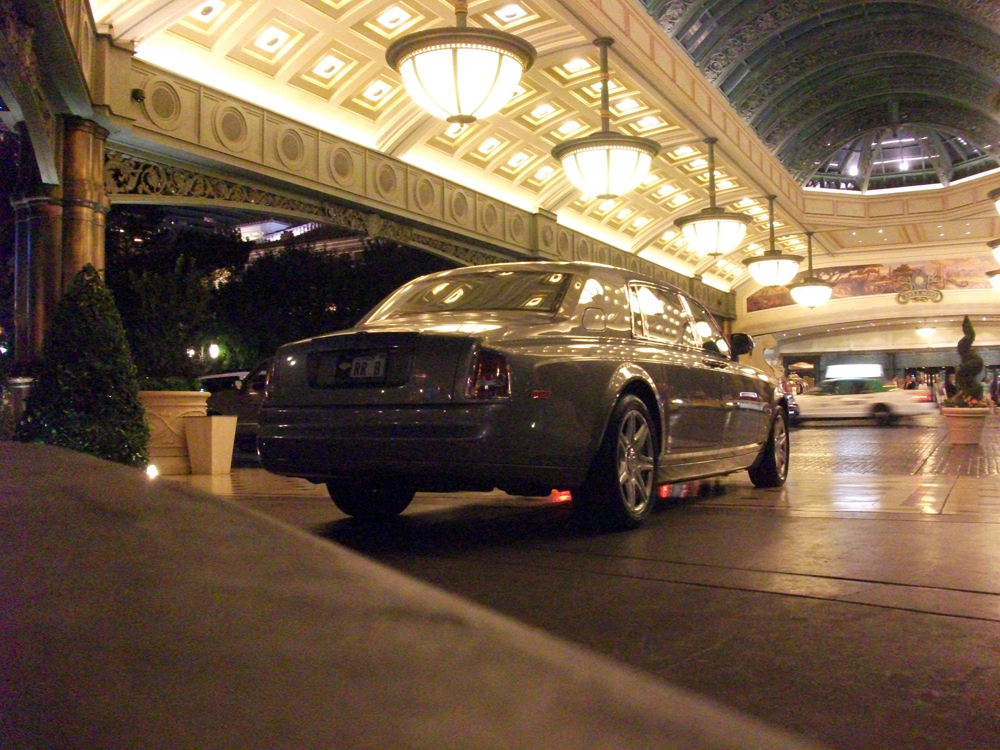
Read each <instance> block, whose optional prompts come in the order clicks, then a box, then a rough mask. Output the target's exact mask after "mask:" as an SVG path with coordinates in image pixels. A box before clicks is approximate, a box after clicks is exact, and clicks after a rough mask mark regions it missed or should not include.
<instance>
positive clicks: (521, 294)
mask: <svg viewBox="0 0 1000 750" xmlns="http://www.w3.org/2000/svg"><path fill="white" fill-rule="evenodd" d="M752 348H753V342H752V340H751V339H750V337H749V336H747V335H745V334H734V335H733V336H732V337H731V339H730V340H727V338H726V337H725V336H724V335H723V334H722V332H721V330H720V328H719V326H718V324H717V323H716V321H715V319H714V318H713V317H712V315H711V314H710V313H708V312H707V311H706V310H705V308H703V307H702V306H701V305H700V304H698V303H697V302H696V301H694V300H692V299H691V298H689V297H687V296H686V295H685V294H684V293H683V292H681V291H680V290H678V289H675V288H673V287H670V286H667V285H665V284H661V283H658V282H656V281H654V280H653V279H651V278H648V277H645V276H642V275H638V274H634V273H629V272H627V271H623V270H621V269H617V268H611V267H608V266H602V265H598V264H592V263H556V262H524V263H505V264H497V265H489V266H475V267H470V268H462V269H457V270H450V271H444V272H441V273H436V274H431V275H429V276H424V277H422V278H420V279H417V280H415V281H412V282H410V283H408V284H406V285H405V286H403V287H401V288H400V289H398V290H397V291H396V292H394V293H393V294H392V295H390V296H389V297H388V298H387V299H386V300H385V301H384V302H382V303H381V304H380V305H378V306H377V307H376V308H375V309H374V310H373V311H371V312H370V313H369V314H368V315H367V316H366V317H365V318H364V319H362V321H361V322H360V323H358V325H357V326H355V327H354V328H353V329H350V330H346V331H342V332H338V333H332V334H328V335H325V336H319V337H316V338H311V339H307V340H304V341H298V342H295V343H291V344H286V345H285V346H283V347H281V348H280V349H279V350H278V353H277V355H276V357H275V362H274V367H273V369H272V371H271V373H270V376H269V382H268V386H267V393H266V397H265V399H264V403H263V407H262V409H261V412H260V429H259V432H258V436H257V447H258V451H259V453H260V456H261V461H262V464H263V466H264V467H265V468H266V469H268V470H270V471H272V472H275V473H278V474H284V475H288V476H296V477H305V478H307V479H310V480H312V481H314V482H325V483H326V486H327V488H328V490H329V492H330V495H331V497H332V498H333V501H334V502H335V503H336V504H337V507H338V508H340V509H341V510H342V511H344V512H345V513H348V514H350V515H353V516H359V517H369V518H378V517H388V516H392V515H395V514H398V513H400V512H402V511H403V510H404V509H405V508H406V506H407V505H408V504H409V502H410V501H411V499H412V498H413V495H414V493H415V492H416V491H419V490H428V491H476V490H480V491H486V490H492V489H494V488H500V489H501V490H504V491H506V492H509V493H512V494H519V495H547V494H549V493H550V491H551V490H552V489H553V488H558V489H569V490H571V492H572V497H573V501H574V503H575V504H577V506H578V507H579V509H580V510H581V511H582V512H583V514H584V516H585V518H586V519H588V521H590V522H591V523H593V524H595V525H597V526H599V527H602V528H625V527H631V526H635V525H638V524H639V523H640V522H641V521H642V520H643V519H644V518H645V517H646V516H647V514H648V513H649V512H650V509H651V507H652V504H653V502H654V498H655V494H656V492H655V489H656V487H657V485H660V484H665V483H673V482H683V481H687V480H692V479H697V478H700V477H707V476H713V475H719V474H727V473H730V472H735V471H740V470H749V472H750V478H751V479H752V480H753V482H754V484H756V485H757V486H763V487H774V486H778V485H781V484H783V483H784V481H785V477H786V475H787V472H788V448H789V443H788V430H787V425H788V414H787V410H786V405H785V400H784V394H783V393H782V391H781V390H780V389H779V388H777V387H776V386H777V381H775V380H774V379H773V378H770V377H769V376H768V375H766V374H765V373H763V372H761V371H759V370H757V369H755V368H753V367H750V366H747V365H744V364H741V363H740V362H739V361H738V359H737V358H738V356H739V355H740V354H747V353H749V352H750V351H751V350H752Z"/></svg>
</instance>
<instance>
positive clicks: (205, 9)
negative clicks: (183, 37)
mask: <svg viewBox="0 0 1000 750" xmlns="http://www.w3.org/2000/svg"><path fill="white" fill-rule="evenodd" d="M225 7H226V4H225V3H224V2H222V0H208V2H206V3H202V4H201V5H199V6H198V7H197V8H195V9H194V10H192V11H191V12H190V13H188V15H189V16H191V17H192V18H194V19H196V20H198V21H200V22H201V23H207V22H208V21H211V20H212V19H213V18H215V17H216V16H217V15H219V13H221V12H222V9H223V8H225Z"/></svg>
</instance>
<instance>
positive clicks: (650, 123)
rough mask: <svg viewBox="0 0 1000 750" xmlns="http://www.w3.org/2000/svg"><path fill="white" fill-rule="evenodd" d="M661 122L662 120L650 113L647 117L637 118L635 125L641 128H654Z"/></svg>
mask: <svg viewBox="0 0 1000 750" xmlns="http://www.w3.org/2000/svg"><path fill="white" fill-rule="evenodd" d="M662 123H663V120H661V119H660V118H659V117H653V116H652V115H650V116H649V117H643V118H642V119H641V120H639V122H637V123H636V125H638V126H639V127H640V128H642V129H643V130H649V129H650V128H655V127H656V126H657V125H661V124H662Z"/></svg>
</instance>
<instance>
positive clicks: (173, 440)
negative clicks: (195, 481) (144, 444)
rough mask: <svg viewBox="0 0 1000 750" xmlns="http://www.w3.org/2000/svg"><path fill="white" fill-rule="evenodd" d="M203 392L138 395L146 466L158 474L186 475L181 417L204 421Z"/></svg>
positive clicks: (188, 467) (187, 461) (205, 394)
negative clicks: (145, 427) (143, 420)
mask: <svg viewBox="0 0 1000 750" xmlns="http://www.w3.org/2000/svg"><path fill="white" fill-rule="evenodd" d="M208 396H209V394H208V392H206V391H139V400H140V401H141V402H142V405H143V407H144V408H145V410H146V423H147V424H148V425H149V463H151V464H154V465H155V466H156V468H157V469H158V470H159V472H160V473H161V474H190V473H191V460H190V458H189V457H188V444H187V437H186V435H185V432H184V418H185V417H204V416H205V415H206V413H207V412H208V406H207V403H208Z"/></svg>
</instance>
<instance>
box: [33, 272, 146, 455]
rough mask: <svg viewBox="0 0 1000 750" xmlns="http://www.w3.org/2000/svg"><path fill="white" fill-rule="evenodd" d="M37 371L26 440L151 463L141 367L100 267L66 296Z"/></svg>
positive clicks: (78, 278)
mask: <svg viewBox="0 0 1000 750" xmlns="http://www.w3.org/2000/svg"><path fill="white" fill-rule="evenodd" d="M35 374H36V377H35V378H34V382H33V383H32V384H31V388H30V391H29V392H28V396H27V399H26V401H25V408H24V412H23V413H22V414H21V415H20V419H19V421H18V423H17V427H16V437H17V439H18V440H20V441H22V442H38V443H48V444H50V445H59V446H62V447H64V448H69V449H71V450H76V451H80V452H82V453H90V454H93V455H95V456H99V457H101V458H105V459H108V460H110V461H117V462H119V463H123V464H126V465H128V466H136V467H142V466H145V465H146V441H147V439H148V436H149V432H148V429H147V427H146V423H145V421H144V420H143V409H142V405H141V404H140V402H139V397H138V391H139V385H138V380H137V376H136V369H135V365H134V364H133V362H132V356H131V354H130V352H129V348H128V344H127V343H126V339H125V331H124V329H123V328H122V322H121V318H120V317H119V315H118V310H117V309H116V308H115V303H114V300H113V298H112V296H111V293H110V292H109V291H108V289H107V287H106V286H105V285H104V282H103V281H102V280H101V277H100V275H99V274H98V273H97V270H96V269H95V268H94V267H93V266H92V265H89V264H88V265H87V266H85V267H84V268H83V269H82V270H81V271H80V272H79V273H77V274H76V276H75V277H74V278H73V281H72V283H71V284H70V286H69V288H68V289H67V290H66V293H65V294H64V295H63V296H62V299H61V300H60V301H59V305H58V306H57V308H56V312H55V317H54V318H53V321H52V327H51V328H50V329H49V331H48V332H47V335H46V338H45V346H44V350H43V352H42V358H41V360H40V361H39V362H38V364H37V368H36V371H35Z"/></svg>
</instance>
